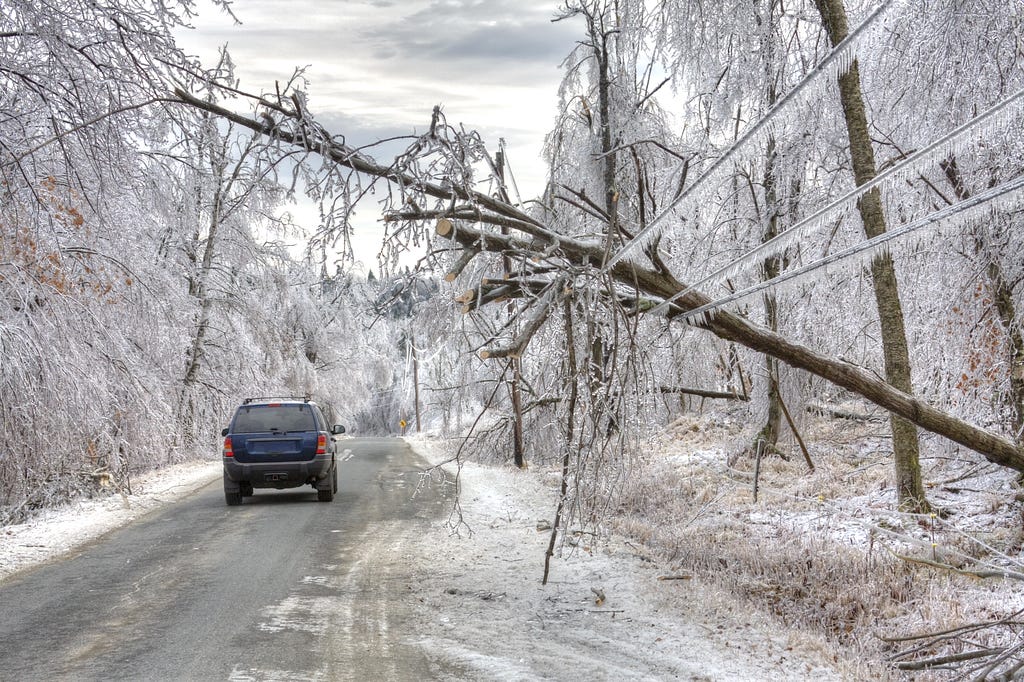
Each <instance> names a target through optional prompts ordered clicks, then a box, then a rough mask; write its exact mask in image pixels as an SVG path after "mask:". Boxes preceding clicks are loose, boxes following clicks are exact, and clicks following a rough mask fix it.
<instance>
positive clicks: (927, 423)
mask: <svg viewBox="0 0 1024 682" xmlns="http://www.w3.org/2000/svg"><path fill="white" fill-rule="evenodd" d="M442 236H445V237H447V238H449V239H454V240H455V241H457V242H459V243H460V244H462V245H463V246H465V247H469V248H474V247H476V246H480V245H483V246H482V247H481V248H484V249H486V250H488V251H502V250H505V249H508V250H518V249H524V248H527V244H526V243H525V242H522V240H517V239H515V238H514V237H502V236H498V235H494V234H491V233H488V232H483V231H482V230H479V229H476V228H473V227H469V226H464V225H459V226H458V228H457V229H453V230H450V231H448V234H445V235H442ZM559 246H560V249H559V251H560V252H561V255H562V256H563V257H564V258H565V259H567V260H568V261H570V262H571V263H573V264H574V265H595V264H599V263H600V262H601V259H602V256H603V251H602V249H601V247H600V246H598V245H588V244H585V243H581V242H578V241H575V240H560V243H559ZM611 274H612V276H613V277H614V278H615V279H616V280H618V281H620V282H623V283H625V284H629V285H631V286H633V287H635V288H636V289H637V291H639V292H643V293H644V294H646V295H648V296H657V297H659V298H662V299H665V300H668V299H670V298H673V297H675V296H676V295H678V294H679V293H680V292H685V293H683V294H682V296H680V297H679V298H678V299H676V301H675V304H674V305H673V306H672V307H670V308H669V311H668V315H669V316H670V317H676V316H680V315H682V314H684V313H686V312H687V311H690V310H695V309H696V308H698V307H700V306H702V305H705V304H707V303H709V302H710V300H711V299H709V298H708V297H707V296H705V295H704V294H702V293H700V292H698V291H690V290H689V288H688V287H687V286H686V285H685V284H683V283H682V282H679V281H678V280H676V279H675V278H674V277H673V276H671V275H669V274H665V273H662V272H659V271H656V270H653V269H650V268H645V267H641V266H639V265H637V264H635V263H633V262H631V261H620V262H619V263H616V264H615V266H614V267H613V268H612V270H611ZM696 326H698V327H700V328H702V329H706V330H708V331H710V332H712V333H713V334H715V335H716V336H718V337H720V338H722V339H725V340H727V341H735V342H736V343H738V344H740V345H743V346H746V347H747V348H750V349H751V350H755V351H758V352H761V353H765V354H767V355H770V356H772V357H774V358H777V359H778V360H780V361H782V362H785V363H786V364H787V365H790V366H791V367H796V368H797V369H803V370H806V371H808V372H811V373H812V374H816V375H818V376H820V377H821V378H823V379H827V380H828V381H830V382H832V383H833V384H835V385H837V386H841V387H842V388H845V389H847V390H849V391H852V392H854V393H856V394H858V395H861V396H863V397H865V398H867V399H868V400H870V401H871V402H873V403H875V404H876V405H879V406H880V407H883V408H885V409H886V410H889V411H890V412H892V413H893V414H897V415H899V416H901V417H903V418H905V419H907V420H909V421H911V422H913V423H914V424H916V425H917V426H919V427H920V428H922V429H925V430H926V431H931V432H932V433H937V434H938V435H940V436H943V437H945V438H948V439H949V440H952V441H953V442H955V443H959V444H960V445H963V446H964V447H967V448H970V449H971V450H974V451H976V452H978V453H980V454H982V455H984V456H985V458H986V459H988V460H989V461H990V462H993V463H995V464H999V465H1001V466H1005V467H1009V468H1011V469H1015V470H1017V471H1020V472H1024V448H1021V447H1020V446H1018V445H1017V444H1016V443H1015V442H1014V441H1012V440H1010V439H1009V438H1005V437H1003V436H1000V435H999V434H996V433H992V432H990V431H986V430H984V429H982V428H980V427H977V426H974V425H973V424H970V423H968V422H966V421H964V420H962V419H959V418H957V417H954V416H952V415H950V414H947V413H945V412H943V411H941V410H938V409H936V408H934V407H932V406H931V405H929V404H927V403H926V402H924V401H923V400H921V399H920V398H917V397H915V396H912V395H909V394H907V393H904V392H903V391H900V390H898V389H896V388H894V387H892V386H891V385H890V384H888V383H886V382H885V381H883V380H882V379H880V378H878V377H877V376H876V375H874V374H872V373H871V372H868V371H867V370H865V369H864V368H862V367H858V366H856V365H853V364H850V363H848V362H844V361H842V360H837V359H834V358H830V357H828V356H826V355H822V354H821V353H818V352H816V351H813V350H811V349H810V348H807V347H806V346H803V345H800V344H798V343H793V342H792V341H789V340H788V339H785V338H784V337H782V336H781V335H780V334H777V333H775V332H773V331H771V330H769V329H766V328H764V327H761V326H760V325H757V324H754V323H753V322H751V321H750V320H748V319H746V318H744V317H741V316H740V315H736V314H733V313H730V312H724V311H723V312H717V313H713V314H711V315H709V316H708V320H707V321H706V322H703V323H698V324H696Z"/></svg>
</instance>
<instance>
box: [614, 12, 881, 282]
mask: <svg viewBox="0 0 1024 682" xmlns="http://www.w3.org/2000/svg"><path fill="white" fill-rule="evenodd" d="M894 4H895V3H894V0H886V1H885V2H883V3H882V4H881V5H879V6H878V7H877V8H876V9H875V11H874V12H872V13H871V15H870V16H868V18H867V19H865V20H864V21H863V22H862V23H861V24H860V26H858V27H857V28H856V29H855V30H854V31H852V32H851V33H850V35H849V36H847V37H846V39H844V40H843V41H842V42H841V43H839V44H838V45H836V46H835V48H834V49H833V50H832V51H831V52H830V53H829V54H828V56H827V57H825V59H823V60H822V61H821V63H819V64H818V65H817V66H816V67H815V68H814V69H812V70H811V71H810V72H809V73H808V74H807V75H806V76H804V78H803V80H801V81H800V83H798V84H797V85H796V87H794V88H793V89H792V90H790V91H789V92H787V93H786V94H785V95H784V96H783V97H781V98H780V99H779V101H778V102H776V103H775V105H774V106H773V107H772V108H771V109H769V110H768V112H767V113H766V114H765V115H764V116H762V117H761V118H760V119H759V120H758V121H757V122H756V123H754V124H753V125H752V126H750V127H749V128H747V130H746V131H744V133H743V134H742V135H740V136H739V138H737V140H736V141H735V142H733V144H732V145H730V146H729V148H728V149H726V150H725V151H724V152H723V153H722V154H721V156H719V157H718V158H717V159H715V161H714V162H713V163H712V164H711V165H710V166H709V167H708V168H707V169H706V170H705V171H704V172H703V173H702V174H701V176H700V177H699V178H697V180H696V181H695V182H694V183H693V184H692V185H690V186H689V187H687V188H686V189H685V190H683V191H682V192H680V193H679V194H678V195H677V196H676V197H675V198H674V199H673V200H672V201H671V202H670V203H669V204H668V206H666V207H665V208H663V209H662V211H661V213H659V214H658V215H656V216H655V217H654V218H653V219H652V220H651V222H649V223H648V224H647V226H646V227H645V228H643V229H642V230H640V232H638V233H637V235H636V236H635V237H633V238H632V239H630V240H629V241H628V242H627V243H626V244H625V245H623V247H622V248H621V249H619V250H618V251H617V252H616V253H615V254H614V255H612V257H611V258H609V259H608V262H607V263H606V264H605V265H604V267H603V268H602V270H603V271H607V270H608V269H609V268H611V267H613V266H614V265H615V264H616V263H618V262H620V261H621V260H622V259H623V258H625V257H626V256H628V255H630V253H632V252H633V251H635V250H636V249H637V248H638V247H640V246H642V245H643V244H645V243H647V242H648V241H649V240H651V239H652V238H653V237H655V236H657V235H658V234H660V231H661V229H663V223H664V222H665V220H666V219H667V218H668V216H669V215H670V214H671V213H672V212H673V211H674V210H675V209H676V208H677V207H678V206H679V205H680V204H682V203H683V202H684V201H686V200H688V199H689V198H690V197H693V196H696V195H697V192H698V190H699V189H701V188H702V187H703V186H704V185H705V184H706V183H707V182H709V181H710V179H712V178H714V177H716V176H718V174H719V173H720V172H721V171H722V170H723V169H724V168H726V166H727V164H728V163H729V162H730V161H731V160H732V159H733V158H734V157H735V156H736V155H737V153H738V152H739V151H740V150H742V149H743V148H745V147H746V146H747V145H748V144H750V142H751V141H752V140H755V139H757V138H758V136H759V135H762V134H764V133H766V132H770V131H771V127H772V126H773V125H774V124H775V122H776V120H777V119H778V117H779V115H780V113H781V112H784V111H785V110H786V109H787V108H789V107H790V106H792V105H793V103H794V102H796V101H798V98H799V97H801V96H802V95H803V94H804V93H805V92H806V91H808V90H809V89H810V88H811V86H812V85H813V84H814V83H815V82H817V81H819V80H821V79H822V78H826V77H834V76H835V75H836V74H837V73H842V72H843V71H845V70H847V69H849V67H850V64H852V63H853V55H854V51H855V50H856V46H857V43H858V42H859V41H860V40H861V38H862V36H864V35H865V34H866V33H867V31H868V29H869V28H871V27H872V26H873V25H874V24H875V23H876V22H878V21H879V20H880V19H881V18H882V17H883V16H884V15H885V14H886V13H887V12H888V11H889V9H891V8H892V6H893V5H894Z"/></svg>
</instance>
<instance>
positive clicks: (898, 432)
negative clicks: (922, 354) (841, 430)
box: [815, 0, 929, 513]
mask: <svg viewBox="0 0 1024 682" xmlns="http://www.w3.org/2000/svg"><path fill="white" fill-rule="evenodd" d="M815 3H816V4H817V7H818V12H819V14H820V15H821V20H822V22H823V24H824V26H825V29H826V31H827V32H828V35H829V39H830V40H831V41H832V44H833V45H838V44H839V43H840V42H842V40H843V39H844V38H846V36H847V35H848V34H849V26H848V23H847V18H846V9H845V7H844V6H843V0H815ZM839 96H840V99H841V100H842V104H843V115H844V117H845V119H846V131H847V134H848V136H849V141H850V156H851V158H852V160H853V175H854V179H855V180H856V182H857V184H858V185H863V184H864V183H866V182H869V181H870V180H872V179H873V178H874V177H875V174H876V169H875V153H874V148H873V147H872V144H871V137H870V134H869V133H868V120H867V112H866V110H865V107H864V99H863V96H862V92H861V86H860V69H859V66H858V64H857V62H856V61H854V62H853V64H852V65H851V66H850V70H849V71H847V72H846V73H844V74H842V75H841V76H839ZM859 209H860V216H861V222H862V223H863V224H864V232H865V234H866V235H867V237H868V238H869V239H870V238H873V237H877V236H878V235H880V234H883V233H884V232H885V214H884V212H883V210H882V195H881V192H880V191H879V190H878V189H877V188H876V189H874V190H872V191H871V192H869V193H868V194H866V195H865V196H864V197H863V198H862V199H861V201H860V204H859ZM871 277H872V279H873V280H874V290H875V303H876V305H877V307H878V317H879V323H880V325H881V333H882V352H883V355H884V358H885V378H886V380H887V381H888V382H889V383H890V384H892V385H893V386H894V387H896V388H898V389H899V390H900V391H903V392H904V393H907V394H912V393H913V385H912V382H911V375H910V352H909V349H908V347H907V334H906V329H905V327H904V323H903V308H902V304H901V303H900V294H899V287H898V284H897V281H896V269H895V267H894V266H893V262H892V257H891V256H890V255H889V254H883V255H880V256H877V257H876V258H875V259H874V260H873V261H872V262H871ZM890 423H891V426H892V445H893V456H894V459H895V463H896V491H897V495H898V499H899V505H900V508H901V509H903V510H905V511H911V512H916V513H924V512H926V511H928V509H929V506H928V501H927V500H926V499H925V495H924V485H923V484H922V482H921V464H920V451H919V445H918V439H917V429H916V428H915V427H914V424H913V423H911V422H909V421H907V420H906V419H904V418H901V417H899V416H897V415H892V417H891V419H890Z"/></svg>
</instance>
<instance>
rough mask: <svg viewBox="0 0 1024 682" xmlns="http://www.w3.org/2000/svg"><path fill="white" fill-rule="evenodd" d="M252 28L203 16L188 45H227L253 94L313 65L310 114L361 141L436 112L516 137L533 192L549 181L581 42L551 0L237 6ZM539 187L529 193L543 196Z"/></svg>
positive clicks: (513, 145)
mask: <svg viewBox="0 0 1024 682" xmlns="http://www.w3.org/2000/svg"><path fill="white" fill-rule="evenodd" d="M232 7H233V9H234V11H235V13H236V14H237V15H238V17H239V19H241V21H242V22H243V23H242V25H241V26H236V25H233V24H232V23H231V22H229V21H226V20H219V21H218V20H216V19H215V18H214V20H211V16H210V15H209V14H200V16H199V17H198V18H197V19H196V22H195V23H196V25H197V26H198V27H199V29H200V30H199V32H198V33H197V34H195V35H192V36H188V38H187V40H186V42H187V43H188V44H189V45H194V46H196V48H197V49H200V48H202V49H206V50H207V51H209V50H210V49H211V46H216V45H219V44H223V43H225V42H226V43H228V45H229V50H230V51H231V53H232V56H233V58H234V59H235V62H236V64H237V65H238V70H239V76H240V77H241V78H242V85H243V87H245V88H249V89H253V90H260V89H272V88H273V87H274V82H275V81H278V80H281V81H283V80H285V79H287V78H288V77H289V76H290V75H291V73H292V70H293V68H294V67H296V66H299V67H302V66H306V65H309V70H308V72H307V75H308V78H309V79H310V83H311V85H310V88H309V95H310V102H311V104H310V106H311V110H312V111H314V112H315V113H316V115H317V117H318V118H319V119H320V120H321V122H322V123H323V124H324V125H325V126H326V127H327V128H328V129H329V130H332V131H337V132H341V133H344V134H345V135H346V136H347V138H348V139H349V141H350V143H356V142H358V143H359V144H363V143H366V142H369V141H373V140H375V139H383V138H389V137H393V136H396V135H399V134H410V133H413V132H414V131H416V130H419V131H422V130H424V129H425V128H426V126H427V125H429V121H430V113H431V110H432V109H433V106H434V105H435V104H441V105H443V107H444V111H445V113H446V115H447V116H448V120H449V122H450V123H453V124H458V123H465V124H466V126H467V127H471V128H476V129H479V130H480V131H481V133H483V134H484V135H485V136H486V137H485V139H488V140H489V141H491V142H493V143H495V144H496V142H497V138H498V137H502V138H505V139H506V141H507V142H508V145H509V152H510V157H511V158H512V159H517V160H518V162H519V163H520V164H522V167H521V168H520V169H519V170H518V171H517V173H518V175H519V176H520V177H521V178H523V179H524V183H525V184H528V185H530V184H537V185H539V184H540V183H541V182H542V178H543V176H544V170H543V167H542V166H541V165H540V162H539V154H540V147H541V145H542V143H543V139H544V135H545V134H546V133H547V132H548V129H549V128H550V127H551V125H552V123H553V121H554V118H555V114H556V112H555V103H556V93H557V87H558V82H559V80H560V78H561V73H560V71H559V68H558V66H559V64H560V63H561V61H562V59H563V58H564V57H565V56H566V55H567V54H568V53H569V52H570V51H571V50H572V49H573V47H574V46H575V43H576V41H577V40H578V39H579V38H580V37H581V36H582V27H581V26H580V25H578V24H577V23H576V22H557V23H552V22H551V18H552V17H553V15H554V8H555V3H554V2H552V0H519V1H514V0H402V2H397V1H395V0H291V1H290V2H280V0H235V2H234V3H233V5H232ZM539 189H540V188H539V186H538V187H536V188H534V187H530V188H529V189H528V190H526V191H527V192H528V193H529V192H534V191H539Z"/></svg>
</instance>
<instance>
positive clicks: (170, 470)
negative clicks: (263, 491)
mask: <svg viewBox="0 0 1024 682" xmlns="http://www.w3.org/2000/svg"><path fill="white" fill-rule="evenodd" d="M220 474H221V463H220V460H219V459H218V460H216V461H201V462H186V463H184V464H176V465H172V466H169V467H166V468H164V469H158V470H156V471H151V472H149V473H147V474H144V475H143V476H140V477H139V478H138V479H136V480H134V481H133V482H132V487H133V491H132V494H131V495H120V494H117V493H114V494H111V495H107V496H104V497H96V498H92V499H83V500H78V501H76V502H74V503H72V504H70V505H68V506H65V507H58V508H55V509H47V510H45V511H42V512H40V513H39V514H38V515H36V516H34V517H32V518H31V519H29V520H28V521H26V522H25V523H19V524H15V525H10V526H5V527H0V581H2V580H4V579H5V578H7V577H8V576H9V575H11V574H13V573H16V572H18V571H22V570H24V569H27V568H31V567H33V566H36V565H38V564H41V563H45V562H47V561H50V560H52V559H55V558H57V557H58V556H61V555H63V554H66V553H68V552H71V551H72V550H74V549H75V548H77V547H80V546H81V545H84V544H85V543H87V542H90V541H92V540H95V539H96V538H99V537H100V536H102V535H104V534H106V533H109V532H110V531H112V530H114V529H116V528H120V527H122V526H125V525H127V524H128V523H130V522H132V521H133V520H135V519H137V518H139V517H140V516H142V515H144V514H147V513H148V512H150V511H152V510H154V509H157V508H158V507H161V506H163V505H164V504H167V503H169V502H173V501H175V500H179V499H181V497H182V496H183V495H186V494H188V493H190V492H192V491H194V490H196V489H198V488H200V487H203V486H205V485H207V484H209V483H210V482H212V481H214V480H215V479H219V477H220Z"/></svg>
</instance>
